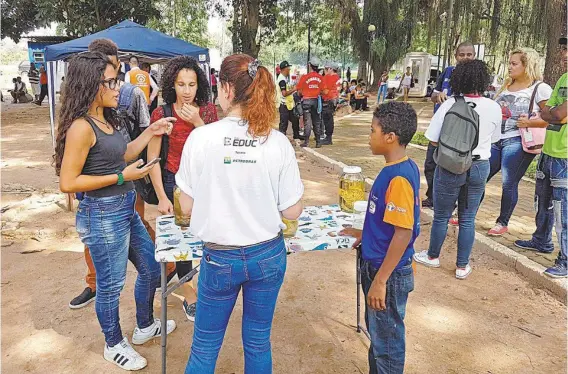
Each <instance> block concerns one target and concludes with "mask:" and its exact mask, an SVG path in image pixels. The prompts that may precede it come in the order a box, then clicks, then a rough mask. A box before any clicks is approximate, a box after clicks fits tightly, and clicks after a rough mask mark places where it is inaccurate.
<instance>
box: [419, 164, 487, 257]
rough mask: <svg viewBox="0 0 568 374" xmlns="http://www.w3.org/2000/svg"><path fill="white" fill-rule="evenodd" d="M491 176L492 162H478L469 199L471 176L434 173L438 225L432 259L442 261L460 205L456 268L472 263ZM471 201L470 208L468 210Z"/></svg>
mask: <svg viewBox="0 0 568 374" xmlns="http://www.w3.org/2000/svg"><path fill="white" fill-rule="evenodd" d="M488 175H489V161H487V160H480V161H474V162H473V164H472V165H471V169H469V183H467V196H466V195H465V191H466V189H465V188H464V187H465V185H466V179H467V173H463V174H459V175H458V174H454V173H451V172H449V171H447V170H446V169H444V168H441V167H439V166H437V167H436V171H435V172H434V221H432V230H431V232H430V247H429V248H428V256H430V257H431V258H438V257H440V251H441V250H442V244H444V240H445V239H446V234H447V233H448V221H449V219H450V217H451V216H452V212H453V211H454V208H455V204H456V201H457V203H458V218H459V225H460V230H459V233H458V258H457V261H456V266H457V267H460V268H463V267H465V266H466V265H467V264H468V263H469V255H470V254H471V248H472V247H473V241H474V238H475V216H476V215H477V210H478V209H479V204H480V203H481V196H482V195H483V193H484V192H485V183H486V181H487V176H488ZM466 199H467V208H466Z"/></svg>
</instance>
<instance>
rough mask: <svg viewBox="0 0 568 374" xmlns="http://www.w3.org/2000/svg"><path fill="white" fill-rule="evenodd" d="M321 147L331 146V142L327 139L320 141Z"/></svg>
mask: <svg viewBox="0 0 568 374" xmlns="http://www.w3.org/2000/svg"><path fill="white" fill-rule="evenodd" d="M321 145H333V142H332V141H331V139H329V138H325V139H324V140H322V141H321Z"/></svg>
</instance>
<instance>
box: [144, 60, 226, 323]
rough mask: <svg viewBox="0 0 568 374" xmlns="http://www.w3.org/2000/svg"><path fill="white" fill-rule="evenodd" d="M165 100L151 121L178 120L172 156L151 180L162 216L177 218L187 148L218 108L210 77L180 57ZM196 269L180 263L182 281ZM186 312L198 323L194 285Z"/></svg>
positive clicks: (187, 288)
mask: <svg viewBox="0 0 568 374" xmlns="http://www.w3.org/2000/svg"><path fill="white" fill-rule="evenodd" d="M162 96H163V98H164V101H165V103H166V104H165V105H164V106H161V107H158V108H157V109H156V110H154V112H153V113H152V117H151V121H157V120H159V119H160V118H164V116H165V115H166V114H165V112H166V111H167V112H169V113H171V114H168V115H171V116H172V117H174V118H175V122H174V127H173V130H172V133H171V134H170V135H169V141H168V154H167V159H166V162H165V169H161V168H159V167H156V168H153V169H152V171H151V172H150V179H151V180H152V184H153V185H154V189H155V190H156V195H157V196H158V201H159V202H158V210H159V211H160V213H162V214H173V211H174V210H173V209H174V208H173V201H174V187H175V173H177V171H178V169H179V164H180V159H181V153H182V150H183V146H184V144H185V142H186V140H187V138H188V137H189V134H191V132H192V131H193V130H194V129H196V128H198V127H200V126H203V125H205V124H208V123H211V122H215V121H217V108H216V107H215V105H213V104H212V103H211V102H210V101H209V83H208V82H207V76H206V75H205V73H204V72H203V70H201V68H200V67H199V64H198V63H197V61H196V60H195V59H193V58H192V57H189V56H179V57H176V58H173V59H171V60H170V61H169V62H168V63H167V64H166V66H165V69H164V72H163V74H162ZM161 147H162V142H161V139H159V138H156V139H154V140H152V141H151V142H150V144H149V145H148V160H152V159H154V158H156V157H159V155H160V151H161ZM191 269H192V263H191V261H179V262H177V263H176V270H177V274H178V278H179V279H181V278H182V277H183V276H185V275H186V274H187V273H189V272H190V271H191ZM181 293H182V294H183V297H184V301H183V310H184V312H185V315H186V317H187V319H189V320H190V321H194V320H195V301H196V299H197V296H196V294H195V290H194V289H193V288H192V287H191V285H190V283H189V282H188V283H186V284H184V285H183V286H182V287H181Z"/></svg>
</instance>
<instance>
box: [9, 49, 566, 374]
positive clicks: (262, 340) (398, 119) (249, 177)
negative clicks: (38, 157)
mask: <svg viewBox="0 0 568 374" xmlns="http://www.w3.org/2000/svg"><path fill="white" fill-rule="evenodd" d="M559 45H560V49H561V53H562V61H563V64H564V69H566V63H567V61H568V60H567V56H568V55H567V52H566V38H561V39H560V40H559ZM140 59H141V58H139V57H138V56H130V57H129V59H128V65H129V68H130V69H129V70H128V71H127V72H126V73H123V72H122V66H121V62H120V60H119V58H118V48H117V46H116V44H114V43H113V42H112V41H110V40H107V39H97V40H94V41H93V42H92V43H91V44H90V46H89V51H88V52H85V53H81V54H78V55H77V56H74V57H73V58H72V59H71V60H70V62H69V69H68V73H67V76H66V78H65V81H64V86H63V87H64V92H65V94H64V95H63V92H62V105H61V112H60V117H59V128H58V136H57V146H56V151H55V155H54V163H55V166H56V172H57V174H58V175H59V178H60V188H61V190H62V191H63V192H68V193H74V194H76V197H77V199H78V200H79V201H80V203H79V207H78V210H77V216H76V229H77V233H78V234H79V237H80V239H81V241H82V242H83V243H84V255H85V262H86V264H87V268H88V273H87V276H86V279H85V281H86V287H85V289H84V290H83V292H82V293H81V294H79V295H78V296H77V297H75V298H74V299H73V300H71V302H70V303H69V307H70V308H72V309H77V308H81V307H84V306H86V305H88V304H89V303H91V302H93V301H95V310H96V314H97V318H98V320H99V323H100V326H101V329H102V332H103V334H104V338H105V346H104V349H103V357H104V358H105V359H106V360H107V361H109V362H112V363H113V364H115V365H117V366H119V367H121V368H123V369H125V370H139V369H142V368H144V367H145V366H146V365H147V361H146V359H145V358H144V357H142V356H141V355H140V354H139V353H138V352H137V351H136V350H135V349H134V348H133V347H132V346H131V343H132V344H134V345H141V344H144V343H146V342H148V341H149V340H151V339H153V338H155V337H159V336H161V335H162V334H169V333H171V332H172V331H174V330H175V328H176V323H175V321H173V320H169V321H167V331H161V327H160V326H161V323H160V321H159V319H158V318H155V317H154V315H153V300H154V295H155V292H156V289H157V287H158V281H159V274H160V272H159V266H158V264H157V262H156V261H155V259H154V241H155V232H154V230H153V228H152V227H151V225H150V224H149V223H148V222H147V220H146V219H145V214H144V207H145V203H146V202H149V201H150V200H152V201H153V202H152V203H153V204H155V205H157V206H158V211H159V212H160V213H161V214H164V215H171V214H173V212H174V190H175V189H176V188H178V189H179V191H178V192H179V204H180V207H181V210H182V211H183V213H184V214H186V215H188V216H191V222H192V223H191V227H192V230H194V233H195V234H196V235H197V236H198V237H199V238H201V239H202V240H203V241H204V255H203V260H202V262H201V268H200V273H199V287H200V288H199V291H197V290H196V287H193V285H192V284H191V282H188V283H185V284H184V285H183V286H181V288H180V289H179V291H178V292H179V294H180V295H179V296H180V297H181V299H182V308H183V312H184V314H185V316H186V318H187V319H188V320H189V321H192V322H194V323H195V328H194V335H193V343H192V347H191V352H190V356H189V359H188V363H187V367H186V374H188V373H200V374H201V373H205V374H207V373H214V371H215V365H216V361H217V358H218V355H219V352H220V348H221V345H222V343H223V339H224V334H225V330H226V328H227V324H228V321H229V318H230V316H231V314H232V312H233V309H234V306H235V301H236V299H237V297H238V296H239V293H240V292H241V291H242V292H243V305H244V307H243V345H244V356H245V368H246V369H245V371H246V372H255V373H270V372H271V370H272V356H271V343H270V333H271V326H272V319H273V316H274V310H275V307H276V302H277V298H278V293H279V290H280V287H281V285H282V282H283V277H284V274H285V271H286V251H285V246H284V240H283V237H282V232H281V229H282V218H285V219H289V220H295V219H297V218H298V217H299V216H300V214H301V212H302V203H301V198H302V195H303V192H304V187H303V184H302V181H301V178H300V173H299V168H298V164H297V162H295V151H294V148H293V147H292V145H291V142H290V141H289V140H288V139H287V137H286V135H287V132H288V126H289V124H291V125H292V143H297V145H299V146H300V147H310V144H314V143H310V141H311V139H310V138H311V135H312V131H313V133H314V135H315V139H314V140H315V148H321V147H323V146H329V145H333V135H334V132H335V131H334V130H335V120H334V114H335V113H336V110H337V108H340V107H349V106H350V107H351V109H352V110H353V111H366V110H369V107H370V105H369V98H370V97H371V96H370V95H371V94H370V93H369V87H368V85H367V84H366V82H365V81H364V80H363V79H358V80H357V79H352V73H351V70H350V68H349V67H348V68H347V70H346V72H345V75H344V78H345V79H342V77H341V76H340V72H339V66H338V65H336V64H334V63H322V62H321V61H319V59H317V58H314V57H312V58H310V60H309V62H308V66H307V73H306V74H304V75H301V76H298V75H296V74H295V75H294V76H293V75H292V73H291V69H292V65H291V64H290V63H289V62H288V61H282V62H281V63H280V64H279V65H278V69H277V70H278V71H277V76H276V79H274V78H273V76H272V74H271V72H270V71H269V70H268V69H267V68H265V67H263V66H262V65H261V64H260V62H259V61H258V60H257V59H254V58H252V57H250V56H248V55H246V54H237V55H232V56H229V57H227V58H225V59H224V60H223V62H222V64H221V67H220V70H219V71H217V70H216V69H214V68H211V69H210V70H209V71H205V70H203V68H202V67H201V66H200V64H199V63H198V62H197V61H196V60H195V59H194V58H192V57H189V56H179V57H176V58H173V59H171V60H169V61H168V62H167V63H166V64H165V66H164V70H163V73H162V74H161V79H160V80H159V82H158V79H157V78H156V77H155V76H154V75H153V72H152V68H151V65H150V63H149V62H147V61H142V62H141V61H140ZM455 60H456V65H455V66H450V67H448V68H446V69H445V70H444V71H443V72H441V74H440V76H439V77H438V80H437V84H436V87H435V90H434V92H433V94H432V97H431V100H432V101H433V102H434V104H435V105H434V116H433V117H432V120H431V122H430V124H429V127H428V129H427V131H426V133H425V136H426V138H427V139H428V140H429V145H428V149H427V153H426V160H425V162H424V174H425V177H426V180H427V185H428V188H427V191H426V199H425V200H424V201H422V202H421V203H420V196H419V186H420V175H419V170H418V167H417V166H416V164H415V163H414V162H413V161H412V160H409V159H408V157H407V156H406V146H407V144H409V142H410V141H411V139H412V137H413V135H414V134H415V132H416V129H417V116H416V112H415V111H414V109H412V107H411V106H410V105H408V104H406V101H407V100H408V95H409V91H410V90H411V88H413V87H414V85H415V82H416V79H415V77H414V75H413V72H412V69H411V67H408V68H407V69H406V71H405V72H404V73H403V74H402V75H401V76H400V77H399V80H400V83H399V89H400V90H401V91H402V101H404V103H396V102H392V101H389V100H387V99H389V98H392V97H393V96H392V94H391V92H390V90H389V87H388V86H389V72H388V71H384V72H383V73H382V74H381V76H380V77H379V78H378V86H377V89H378V94H377V104H378V105H377V107H376V108H375V111H374V113H373V119H372V123H371V129H372V130H371V135H370V143H369V144H370V146H371V151H372V153H373V154H375V155H383V156H384V157H385V161H386V162H387V164H386V166H385V167H384V168H383V169H382V170H381V173H380V174H379V176H378V177H377V179H376V181H375V183H374V185H373V188H372V193H371V200H370V202H369V208H368V209H369V210H368V212H367V218H368V219H367V220H366V221H365V226H364V229H363V230H362V231H361V230H359V231H357V230H353V229H350V230H345V231H344V232H343V234H345V235H350V236H354V237H356V238H357V243H359V242H362V249H361V251H362V256H363V257H362V259H363V261H362V266H363V269H362V271H363V274H365V277H366V278H365V281H364V283H363V290H364V292H365V295H366V296H367V301H368V302H367V311H366V313H367V324H368V325H367V327H368V329H369V333H370V336H371V348H370V351H369V365H370V367H371V372H372V373H378V372H382V371H385V372H388V373H402V372H403V368H404V360H405V330H404V316H405V311H406V301H407V298H408V295H409V293H410V292H411V291H412V290H413V288H414V277H413V270H412V259H414V260H415V261H416V262H418V263H420V264H423V265H426V266H430V267H439V266H440V260H439V258H440V256H441V249H442V245H443V243H444V241H445V238H446V235H447V230H448V224H450V225H456V226H459V228H460V230H459V234H458V239H457V259H456V271H455V276H456V278H458V279H466V278H467V277H468V276H469V275H470V274H471V272H472V267H471V264H470V257H471V252H472V249H473V243H474V238H475V223H476V215H477V213H478V210H479V207H480V204H481V202H482V201H483V198H484V195H485V191H486V184H487V183H488V182H489V181H490V180H491V179H492V178H493V177H494V176H495V175H497V174H498V173H499V171H500V172H501V175H502V190H501V207H500V211H499V215H498V218H497V219H496V222H495V225H494V227H492V228H491V230H489V232H488V235H490V236H500V235H503V234H505V233H506V232H507V231H508V225H509V220H510V219H511V216H512V214H513V213H514V209H515V206H516V204H517V201H518V198H519V196H518V187H519V182H520V180H521V178H522V177H523V175H524V174H525V172H526V170H527V168H528V167H529V165H530V164H531V162H533V160H534V159H535V157H537V155H538V154H540V156H538V157H539V158H538V160H539V161H538V167H537V176H536V179H537V181H536V190H535V196H534V200H535V206H536V207H537V213H536V218H535V220H536V226H537V229H536V231H535V233H534V235H533V237H532V238H531V239H530V240H518V241H516V242H515V245H517V246H518V247H520V248H524V249H528V250H533V251H538V252H543V253H550V252H552V251H553V249H554V245H553V243H552V229H553V228H555V229H556V233H557V237H558V240H559V243H560V252H559V255H558V258H557V260H556V262H555V264H554V266H552V267H550V268H548V269H546V271H545V273H546V274H547V275H549V276H551V277H556V278H561V277H566V276H567V264H566V262H567V253H566V250H567V248H566V245H567V244H566V243H567V241H568V229H567V218H566V215H567V212H568V205H567V193H566V184H567V183H568V177H567V175H566V172H567V169H568V162H567V158H566V157H567V155H566V153H567V152H568V144H567V140H566V139H567V138H566V136H567V135H568V134H566V125H565V123H566V117H567V105H566V91H567V87H566V86H567V75H566V73H565V74H564V75H563V76H562V78H561V79H560V80H559V81H558V82H557V83H556V86H555V88H554V89H552V87H550V86H549V85H547V84H546V83H544V82H542V79H543V78H542V75H541V67H540V56H539V55H538V53H537V52H536V51H535V50H533V49H530V48H520V49H515V50H513V51H512V52H511V53H510V56H509V62H508V63H509V69H508V78H507V80H506V82H505V84H504V85H503V87H502V88H501V89H500V90H499V91H498V92H497V93H496V95H495V97H494V98H493V99H490V98H487V97H486V94H485V92H486V90H487V87H489V85H490V84H491V75H490V72H489V69H488V67H487V65H486V63H484V62H483V61H481V60H476V55H475V48H474V46H473V44H472V43H470V42H463V43H461V44H460V45H459V46H458V47H457V49H456V52H455ZM28 77H29V82H30V86H31V87H30V88H31V90H32V93H33V97H32V96H31V95H29V94H28V91H27V87H26V85H25V83H24V82H22V80H21V77H17V78H14V80H13V83H14V88H13V89H12V90H10V93H11V95H12V98H13V102H14V103H20V102H31V101H33V102H34V103H35V104H36V105H42V102H43V101H44V99H45V97H46V96H47V95H48V80H47V74H46V70H45V68H44V67H43V66H41V67H40V69H39V71H38V70H37V68H36V67H35V66H34V65H33V64H32V66H31V67H30V71H29V74H28ZM393 90H394V89H393ZM160 92H161V94H162V99H163V105H159V103H158V95H159V93H160ZM274 94H276V103H275V102H274V99H275V95H274ZM217 102H218V104H219V106H220V108H221V109H222V111H223V112H224V114H225V117H224V118H223V119H222V120H219V118H218V113H217ZM278 115H279V127H278V130H279V131H277V130H275V129H273V123H275V120H276V118H277V116H278ZM456 123H459V124H460V126H455V124H456ZM462 125H463V126H462ZM471 129H473V130H471ZM458 131H459V132H458ZM472 131H473V132H472ZM455 134H458V135H459V136H456V135H455ZM452 136H453V138H452ZM248 138H253V139H261V140H262V141H259V142H254V141H252V142H248V143H246V142H245V143H244V144H245V145H244V146H243V145H241V143H239V142H238V141H235V142H233V141H232V140H239V139H248ZM452 139H453V140H452ZM456 139H465V140H464V142H465V141H466V140H467V141H469V140H471V144H469V145H468V149H467V150H465V151H464V152H461V151H460V149H458V148H459V145H452V144H451V142H452V141H455V140H456ZM456 147H458V148H456ZM221 153H223V154H227V155H230V156H231V157H229V160H230V161H231V162H228V163H227V162H224V163H223V162H219V158H218V157H217V156H218V155H219V154H221ZM456 153H457V154H459V155H460V157H456V156H455V155H456ZM464 155H465V156H464ZM154 159H155V160H156V161H158V159H159V162H157V163H155V164H153V163H151V162H149V161H150V160H154ZM226 159H227V157H225V160H226ZM239 160H240V161H242V162H239ZM260 160H263V161H265V162H257V161H260ZM145 164H147V165H145ZM204 170H206V171H207V172H206V173H205V172H203V171H204ZM387 201H389V202H391V203H392V204H393V205H392V206H390V204H389V205H387ZM420 204H421V206H422V207H424V208H431V209H433V210H434V220H433V223H432V229H431V233H430V242H429V247H428V249H427V250H424V251H421V252H419V253H414V247H413V243H414V240H415V239H416V237H417V236H418V234H419V221H420V219H419V217H420V216H419V214H420ZM454 211H457V217H454V216H453V215H454ZM211 212H215V214H211ZM377 217H378V218H377ZM219 227H223V230H219ZM128 261H131V262H132V263H133V264H134V266H135V267H136V269H137V271H138V276H137V279H136V285H135V289H134V299H135V303H136V327H135V328H134V331H133V334H132V338H131V339H130V340H129V339H128V337H126V336H124V335H123V333H122V329H121V325H120V322H119V298H120V294H121V291H122V289H123V287H124V284H125V278H126V269H127V262H128ZM227 269H232V273H231V274H230V277H229V278H231V279H228V278H227ZM191 270H192V262H191V261H189V262H184V261H180V262H176V263H171V264H168V265H167V271H166V272H167V277H168V281H170V280H171V279H173V278H174V277H175V276H177V277H178V279H181V278H183V277H184V276H186V275H187V274H188V273H190V271H191ZM268 270H270V271H268ZM399 285H402V287H399ZM387 292H389V293H391V294H392V293H395V294H396V297H395V298H389V299H388V300H387V299H386V298H385V295H386V293H387ZM384 315H388V318H385V319H381V318H379V317H382V316H384ZM384 331H388V332H389V333H388V334H384V333H383V332H384Z"/></svg>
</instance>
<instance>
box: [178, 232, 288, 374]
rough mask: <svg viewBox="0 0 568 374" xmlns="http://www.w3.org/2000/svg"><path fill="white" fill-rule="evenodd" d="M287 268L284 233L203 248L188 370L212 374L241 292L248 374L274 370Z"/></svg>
mask: <svg viewBox="0 0 568 374" xmlns="http://www.w3.org/2000/svg"><path fill="white" fill-rule="evenodd" d="M285 272H286V247H285V245H284V239H283V238H282V236H281V235H279V236H278V237H276V238H275V239H272V240H270V241H267V242H264V243H260V244H256V245H252V246H249V247H241V248H239V249H230V250H212V249H209V248H207V246H205V248H204V249H203V258H202V260H201V271H200V273H199V292H198V294H197V309H196V311H195V327H194V332H193V344H192V346H191V354H190V356H189V362H188V364H187V367H186V369H185V373H186V374H213V373H214V372H215V365H216V363H217V357H218V356H219V350H220V349H221V345H222V343H223V338H224V336H225V331H226V329H227V324H228V323H229V318H230V317H231V313H232V311H233V308H234V306H235V302H236V301H237V297H238V295H239V292H240V291H241V289H242V291H243V322H242V337H243V346H244V352H245V370H244V373H245V374H257V373H262V374H270V373H272V348H271V344H270V332H271V328H272V319H273V317H274V310H275V308H276V299H277V298H278V292H279V291H280V286H282V282H283V280H284V273H285Z"/></svg>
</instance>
